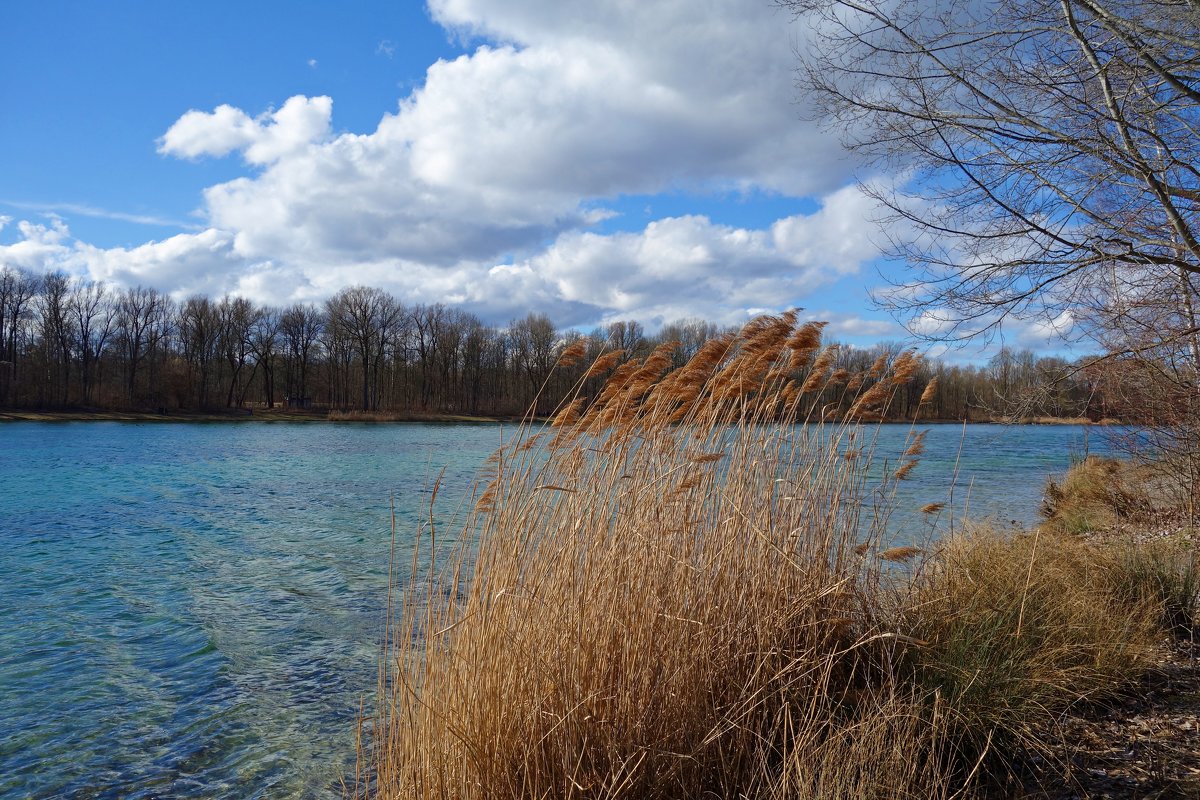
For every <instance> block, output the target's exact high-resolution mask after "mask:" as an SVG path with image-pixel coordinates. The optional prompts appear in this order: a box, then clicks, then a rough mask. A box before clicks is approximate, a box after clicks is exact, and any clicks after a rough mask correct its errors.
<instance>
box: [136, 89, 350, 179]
mask: <svg viewBox="0 0 1200 800" xmlns="http://www.w3.org/2000/svg"><path fill="white" fill-rule="evenodd" d="M332 114H333V100H332V99H331V98H329V97H312V98H309V97H302V96H299V95H298V96H296V97H291V98H289V99H288V100H287V102H285V103H284V104H283V107H282V108H280V109H279V110H278V111H268V112H266V113H264V114H261V115H259V116H258V117H256V118H253V119H252V118H251V117H250V116H249V115H248V114H246V112H245V111H242V110H241V109H238V108H234V107H233V106H230V105H220V106H217V107H216V109H214V110H213V111H211V112H205V111H196V110H192V111H189V112H187V113H186V114H184V115H183V116H182V117H180V118H179V119H178V120H176V121H175V124H174V125H172V126H171V127H170V128H169V129H168V130H167V132H166V133H165V134H163V136H162V138H161V139H159V141H158V152H160V153H162V154H163V155H170V156H179V157H181V158H200V157H202V156H225V155H229V154H230V153H232V152H234V151H241V153H242V156H243V158H244V159H245V160H246V163H248V164H255V165H264V164H270V163H273V162H275V161H279V160H280V159H282V158H284V157H286V156H289V155H295V154H297V153H298V152H300V151H302V150H303V149H305V148H306V147H308V145H310V144H312V143H314V142H317V141H320V140H323V139H326V138H327V137H328V136H329V132H330V127H329V126H330V119H331V117H332Z"/></svg>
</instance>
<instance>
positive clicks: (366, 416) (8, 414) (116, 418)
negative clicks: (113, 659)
mask: <svg viewBox="0 0 1200 800" xmlns="http://www.w3.org/2000/svg"><path fill="white" fill-rule="evenodd" d="M4 422H305V423H312V422H331V423H345V422H356V423H364V422H371V423H380V424H386V423H393V422H404V423H413V422H429V423H455V422H458V423H472V424H482V423H506V422H508V423H520V422H522V418H521V417H516V416H490V415H486V414H437V413H426V414H423V413H418V412H390V411H370V412H361V411H341V410H332V411H305V410H295V409H288V410H283V409H271V410H267V409H231V410H229V411H171V412H168V413H165V414H160V413H157V412H153V411H108V410H73V411H39V410H31V409H0V423H4ZM877 424H881V425H913V424H916V425H964V424H965V425H1087V426H1094V427H1109V426H1113V425H1125V424H1136V423H1125V422H1122V421H1120V420H1113V419H1103V420H1090V419H1086V418H1077V417H1032V418H1020V419H1007V418H1003V417H993V418H988V419H971V420H962V419H918V420H910V419H888V420H881V421H879V422H878V423H877Z"/></svg>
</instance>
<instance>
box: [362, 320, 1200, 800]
mask: <svg viewBox="0 0 1200 800" xmlns="http://www.w3.org/2000/svg"><path fill="white" fill-rule="evenodd" d="M818 330H819V329H817V330H814V329H813V327H812V326H801V327H800V328H794V325H793V320H792V319H791V318H788V317H785V318H778V319H770V318H768V319H763V320H759V321H757V322H755V323H752V324H751V325H749V326H747V328H746V329H745V330H744V331H743V332H742V333H741V334H740V335H738V336H730V337H725V338H723V339H720V340H716V341H714V342H712V343H710V344H709V345H706V346H705V347H704V348H703V349H702V350H701V351H700V353H699V354H698V355H696V356H695V357H694V358H693V359H692V360H691V361H690V362H689V363H688V364H687V365H686V366H685V367H683V368H682V369H679V370H676V371H674V372H669V373H668V372H667V366H668V365H669V363H670V351H669V348H660V350H658V351H656V352H655V353H654V354H653V355H651V356H650V357H648V358H647V359H646V360H645V361H644V362H636V361H635V362H626V363H624V364H619V355H618V356H613V357H607V358H606V357H602V358H601V360H600V362H597V364H596V365H594V366H593V368H592V370H591V371H592V373H593V374H596V375H600V374H607V375H608V376H609V377H608V381H607V383H606V384H605V386H604V388H603V389H602V390H601V391H600V392H599V393H598V394H597V395H596V396H594V397H592V398H589V399H586V400H585V399H584V398H577V399H576V400H575V401H573V402H571V403H569V404H567V405H566V406H564V407H563V408H562V409H561V410H560V412H559V414H558V415H557V417H556V419H555V423H554V427H553V428H552V429H551V430H549V431H547V432H542V433H535V431H534V430H533V429H529V428H525V429H522V430H521V431H520V432H519V433H518V435H517V436H516V438H514V440H512V441H510V442H509V443H508V444H507V445H506V446H505V447H504V448H503V449H502V450H501V451H499V452H497V453H496V454H495V456H494V457H493V458H492V460H491V461H490V462H489V466H488V474H487V475H486V476H485V478H484V480H483V481H482V482H481V483H480V485H479V486H478V488H477V490H476V493H475V496H474V497H473V498H472V503H473V506H472V508H471V510H470V511H469V512H468V513H466V515H465V517H464V518H463V519H460V520H459V521H458V524H457V526H456V529H455V530H454V531H452V532H451V533H452V534H453V535H454V538H457V539H458V540H459V541H462V542H463V543H464V544H463V546H462V547H461V548H460V549H458V550H456V551H454V552H453V554H451V555H447V553H446V552H445V548H444V547H442V546H440V545H439V541H440V540H444V539H445V538H446V534H447V531H445V530H443V529H436V530H435V529H434V528H433V527H432V526H433V521H432V519H431V520H430V523H429V525H428V526H427V527H426V528H425V529H424V530H423V532H422V539H421V542H422V546H421V548H419V552H418V554H417V555H415V556H414V562H413V564H412V565H411V572H409V568H408V567H401V566H400V565H398V566H397V569H398V570H399V569H404V571H405V572H406V574H409V575H410V579H409V580H410V581H412V580H415V576H416V575H417V574H418V563H419V562H420V560H421V559H423V558H424V559H434V558H436V563H435V564H434V568H433V570H432V572H431V573H430V574H431V577H430V578H429V579H428V581H426V582H422V583H419V584H415V585H412V586H410V588H409V589H408V590H407V591H406V592H405V593H404V594H403V595H402V596H401V597H398V598H397V600H396V603H395V604H394V605H391V604H389V620H388V623H389V631H390V633H391V636H390V639H389V646H388V649H387V653H386V658H385V659H384V667H383V669H382V670H381V679H380V687H379V702H378V714H377V715H376V716H375V717H374V718H372V719H369V720H365V721H364V727H363V739H362V741H363V747H362V752H361V758H360V776H359V778H360V779H359V781H358V784H357V785H356V787H355V788H354V791H355V794H356V796H362V797H386V798H392V797H404V798H418V797H420V798H423V797H439V798H440V797H455V798H472V797H480V798H483V797H489V798H491V797H513V798H558V797H562V798H567V797H587V798H606V797H629V798H691V797H767V798H830V797H844V798H864V797H868V798H869V797H878V798H894V797H911V798H936V797H960V796H973V795H976V794H980V793H984V792H987V791H990V790H993V789H995V788H996V787H1003V786H1006V785H1009V784H1011V783H1012V780H1013V778H1014V776H1019V775H1020V774H1021V773H1022V771H1023V770H1024V769H1025V766H1024V765H1026V764H1027V763H1030V762H1031V760H1032V759H1034V758H1040V759H1041V760H1042V761H1043V762H1045V761H1046V760H1047V759H1051V758H1052V757H1053V753H1052V752H1050V751H1048V750H1047V748H1046V747H1044V746H1043V742H1044V741H1045V732H1046V730H1047V728H1048V727H1049V726H1051V725H1052V724H1053V723H1054V721H1055V720H1056V719H1059V718H1060V717H1061V716H1062V715H1063V714H1064V713H1065V712H1067V711H1068V710H1070V709H1072V708H1074V707H1078V706H1079V705H1080V704H1085V703H1086V704H1095V703H1099V702H1104V701H1106V700H1108V699H1111V698H1114V697H1119V696H1121V695H1122V693H1123V692H1127V691H1128V690H1129V689H1130V688H1131V687H1133V686H1135V685H1136V683H1137V681H1138V680H1139V679H1140V678H1141V677H1142V676H1143V675H1144V674H1145V673H1146V672H1147V670H1149V669H1151V668H1152V667H1153V665H1154V664H1155V663H1156V658H1157V654H1158V653H1159V650H1160V648H1161V646H1162V643H1163V641H1164V640H1165V637H1166V636H1167V631H1168V629H1175V630H1181V629H1182V627H1183V626H1186V625H1190V624H1191V623H1192V622H1193V620H1192V619H1190V618H1185V617H1186V615H1187V614H1192V613H1194V606H1191V607H1189V608H1188V610H1186V611H1179V610H1177V609H1174V608H1172V607H1171V606H1170V604H1169V601H1168V599H1167V597H1168V595H1172V596H1175V595H1179V596H1182V594H1186V590H1179V591H1177V589H1176V588H1172V589H1171V590H1170V591H1168V592H1164V591H1163V586H1164V585H1165V584H1164V583H1163V581H1168V582H1171V581H1175V580H1176V577H1177V576H1178V577H1180V578H1182V579H1183V580H1185V581H1187V580H1192V576H1194V575H1195V564H1194V561H1193V562H1188V563H1187V564H1184V562H1183V561H1180V560H1177V559H1176V556H1174V555H1172V556H1171V557H1169V558H1164V560H1163V561H1162V562H1161V564H1160V563H1159V562H1158V561H1150V562H1147V561H1144V560H1141V559H1140V558H1138V557H1135V556H1134V555H1133V553H1134V551H1130V550H1127V549H1125V548H1124V546H1122V545H1117V544H1109V543H1100V542H1089V541H1085V540H1082V539H1080V538H1078V537H1075V536H1071V535H1066V534H1062V533H1060V532H1055V531H1051V530H1045V531H1038V532H1035V533H1031V534H1026V535H1019V536H1013V535H1011V534H1008V533H1005V534H1001V533H997V532H995V531H990V530H987V529H981V528H977V529H969V530H967V531H966V532H965V533H961V534H960V535H958V536H956V537H954V538H952V539H949V540H946V541H943V542H942V543H941V544H940V545H939V546H938V547H937V549H936V550H933V551H928V552H926V551H922V550H920V549H918V548H917V547H915V546H912V545H910V544H908V543H900V544H899V545H897V543H895V542H893V541H889V540H888V538H887V537H886V536H885V534H884V531H885V529H886V523H887V511H888V508H889V507H890V502H891V500H890V498H891V493H892V490H893V488H894V486H895V484H896V482H897V481H900V480H903V479H904V477H905V476H906V475H908V474H909V473H910V472H911V470H912V469H914V468H915V467H916V466H917V462H918V460H919V458H920V456H921V451H922V437H921V436H920V434H917V433H914V434H912V435H911V436H910V437H909V440H908V442H907V443H906V444H905V449H904V451H903V452H902V453H887V454H884V453H875V452H874V449H875V448H874V444H873V438H872V429H871V428H869V427H867V428H863V427H859V426H857V425H855V424H853V423H854V422H856V421H857V420H859V419H872V418H878V417H880V416H881V415H883V413H884V412H885V410H886V405H887V402H888V400H889V397H890V396H891V394H892V393H893V392H894V391H896V390H897V388H898V387H900V386H902V385H904V383H905V382H906V381H907V380H908V379H909V377H910V376H911V374H912V372H913V371H914V367H915V361H914V359H913V357H912V356H911V355H904V356H901V357H899V358H897V359H896V360H895V362H893V363H891V364H887V363H879V364H877V365H875V366H874V367H873V368H872V369H871V371H870V372H869V373H863V374H862V375H845V374H839V373H838V372H833V371H831V370H830V368H829V364H830V362H831V355H830V351H829V350H822V349H821V347H820V342H819V336H818ZM568 357H570V354H568ZM837 386H841V387H844V391H846V392H848V393H851V394H852V395H853V398H854V399H853V402H851V403H849V404H847V405H848V407H849V408H851V412H850V416H849V418H848V419H838V420H825V419H824V417H825V414H826V413H827V412H826V411H825V409H823V408H821V407H818V406H814V405H813V404H811V403H810V402H809V400H810V399H811V398H812V397H814V396H818V395H819V394H820V393H821V392H823V391H828V390H829V389H830V388H831V387H837ZM779 420H788V421H807V422H810V423H812V424H810V425H808V426H807V427H797V426H784V425H778V424H775V423H776V422H778V421H779ZM885 459H886V463H887V467H886V469H885V470H884V472H885V477H884V478H883V480H882V483H879V481H878V479H877V478H876V479H874V480H869V479H868V473H869V471H870V470H871V463H872V461H873V460H874V462H875V463H876V464H881V463H883V462H884V460H885ZM877 472H878V469H877V470H876V473H877ZM925 510H926V512H927V513H929V514H936V513H937V512H938V511H939V508H938V507H937V506H936V505H931V506H929V507H927V508H926V509H925ZM439 537H440V538H439ZM1171 585H1172V586H1175V584H1174V583H1171ZM1193 599H1194V595H1193Z"/></svg>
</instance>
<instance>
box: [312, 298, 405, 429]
mask: <svg viewBox="0 0 1200 800" xmlns="http://www.w3.org/2000/svg"><path fill="white" fill-rule="evenodd" d="M326 309H327V312H326V313H327V314H328V317H329V325H330V327H331V328H333V329H335V330H336V331H338V332H340V333H341V334H342V335H343V336H344V337H345V338H346V339H347V340H348V341H349V342H350V344H351V346H352V347H353V349H354V352H355V353H356V354H357V355H358V361H359V366H360V368H361V371H362V374H361V380H362V384H361V385H362V409H363V410H364V411H367V410H370V409H372V408H375V406H376V400H377V389H378V376H379V368H380V361H381V359H382V354H383V346H384V344H383V343H384V341H385V340H386V338H387V334H388V332H389V331H390V330H391V329H392V328H393V327H394V326H395V325H396V324H397V322H398V320H399V317H400V316H401V315H402V314H403V311H404V309H403V307H402V306H401V305H400V304H399V303H398V302H396V299H395V298H394V297H392V296H391V295H390V294H388V293H387V292H385V291H383V290H382V289H375V288H371V287H367V286H352V287H350V288H348V289H343V290H342V291H340V292H338V293H337V294H336V295H334V296H333V297H332V298H330V299H329V301H328V303H327V304H326ZM373 388H374V389H375V390H376V392H373V391H372V389H373Z"/></svg>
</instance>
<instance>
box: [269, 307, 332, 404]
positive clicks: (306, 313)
mask: <svg viewBox="0 0 1200 800" xmlns="http://www.w3.org/2000/svg"><path fill="white" fill-rule="evenodd" d="M324 326H325V315H324V314H322V313H321V311H320V309H318V308H317V307H316V306H311V305H303V304H300V303H297V304H296V305H293V306H292V307H291V308H289V309H288V310H287V311H285V312H283V316H282V317H280V320H279V327H280V331H281V332H282V334H283V342H284V348H285V349H286V351H287V394H288V397H289V398H298V399H299V400H300V402H301V403H304V402H307V400H306V398H308V389H309V386H308V371H309V365H310V364H311V362H312V359H313V355H314V351H315V349H316V345H317V341H318V339H319V338H320V335H321V330H322V329H323V328H324Z"/></svg>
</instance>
